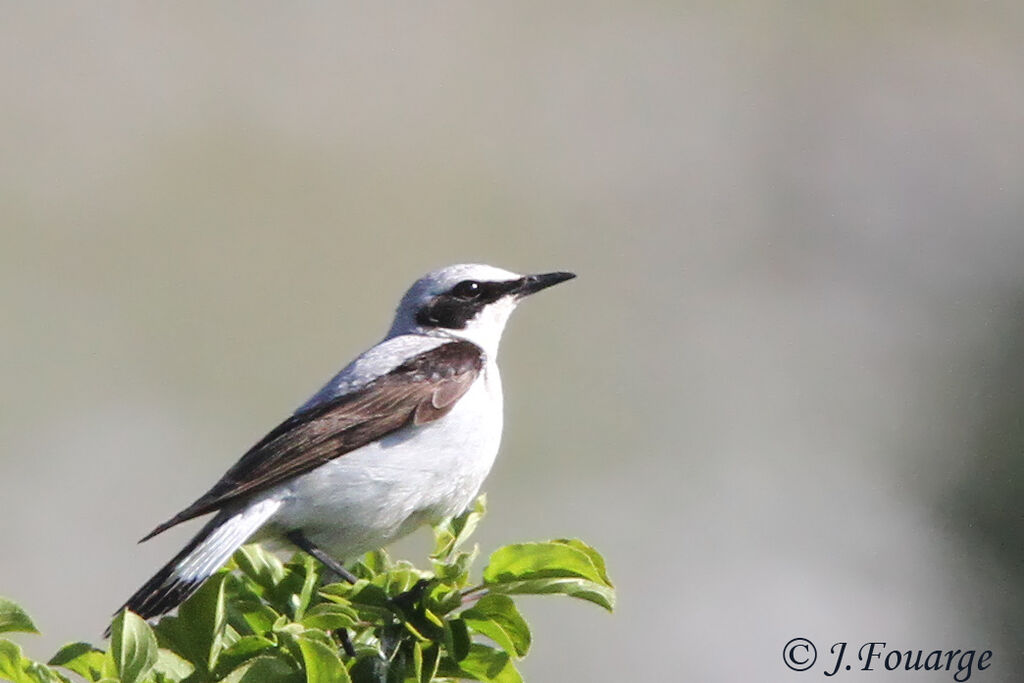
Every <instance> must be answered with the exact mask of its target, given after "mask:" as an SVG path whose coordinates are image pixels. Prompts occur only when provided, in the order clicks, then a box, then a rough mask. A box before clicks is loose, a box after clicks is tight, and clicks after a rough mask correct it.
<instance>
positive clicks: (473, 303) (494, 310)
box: [388, 263, 576, 356]
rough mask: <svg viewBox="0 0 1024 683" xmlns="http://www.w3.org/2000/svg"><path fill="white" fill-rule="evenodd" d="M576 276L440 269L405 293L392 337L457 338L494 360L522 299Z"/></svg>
mask: <svg viewBox="0 0 1024 683" xmlns="http://www.w3.org/2000/svg"><path fill="white" fill-rule="evenodd" d="M574 277H576V276H575V275H574V274H573V273H563V272H556V273H543V274H539V275H519V274H518V273H513V272H510V271H507V270H502V269H501V268H495V267H494V266H486V265H481V264H476V263H463V264H458V265H454V266H448V267H446V268H440V269H438V270H435V271H433V272H431V273H427V274H426V275H424V276H423V277H422V278H420V279H419V280H417V281H416V283H415V284H413V286H412V287H410V288H409V291H408V292H406V293H405V296H403V297H402V301H401V302H400V303H399V304H398V311H397V312H396V313H395V321H394V323H393V324H392V325H391V331H390V332H389V333H388V336H389V337H390V336H395V335H398V334H409V333H414V334H428V335H445V336H454V337H459V338H462V339H465V340H467V341H471V342H473V343H474V344H477V345H478V346H480V347H481V348H483V349H484V351H485V352H486V353H488V354H490V355H491V356H493V355H494V354H495V353H496V352H497V350H498V342H499V341H500V339H501V333H502V331H503V330H504V329H505V323H506V322H507V321H508V317H509V316H510V315H511V314H512V311H513V310H515V307H516V305H517V304H518V303H519V302H520V301H522V300H523V298H524V297H526V296H529V295H530V294H533V293H535V292H539V291H540V290H542V289H546V288H548V287H550V286H552V285H557V284H558V283H559V282H565V281H566V280H571V279H572V278H574Z"/></svg>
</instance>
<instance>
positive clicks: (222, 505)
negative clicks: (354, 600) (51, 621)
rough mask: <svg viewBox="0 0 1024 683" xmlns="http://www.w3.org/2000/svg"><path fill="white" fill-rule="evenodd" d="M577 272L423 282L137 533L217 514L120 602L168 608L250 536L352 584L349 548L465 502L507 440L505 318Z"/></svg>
mask: <svg viewBox="0 0 1024 683" xmlns="http://www.w3.org/2000/svg"><path fill="white" fill-rule="evenodd" d="M574 277H575V274H573V273H569V272H561V271H559V272H549V273H542V274H534V275H520V274H517V273H513V272H511V271H508V270H504V269H501V268H496V267H494V266H488V265H482V264H457V265H452V266H448V267H445V268H440V269H438V270H434V271H432V272H430V273H428V274H426V275H424V276H423V277H422V278H420V279H419V280H417V281H416V282H415V283H414V284H413V285H412V286H411V287H410V288H409V290H408V291H407V292H406V293H405V295H404V296H403V297H402V299H401V301H400V302H399V305H398V308H397V310H396V312H395V317H394V321H393V323H392V325H391V328H390V330H389V331H388V333H387V334H386V335H385V337H384V338H383V340H381V341H380V342H379V343H378V344H376V345H375V346H372V347H371V348H369V349H368V350H366V351H365V352H363V353H362V354H360V355H359V356H358V357H356V358H355V360H353V361H352V362H351V363H349V364H348V365H347V366H345V367H344V368H343V369H342V370H341V371H340V372H338V373H337V374H336V375H335V376H334V377H332V378H331V379H330V380H329V381H328V382H327V383H326V384H325V385H324V386H323V388H321V389H320V390H319V391H317V392H316V393H315V394H314V395H313V396H312V397H311V398H310V399H309V400H308V401H306V402H305V403H303V404H302V405H301V406H300V407H299V408H298V409H297V410H296V411H295V412H294V413H293V414H292V415H291V416H289V417H288V418H287V419H285V420H284V421H283V422H281V423H280V424H279V425H278V426H277V427H275V428H274V429H273V430H271V431H270V432H269V433H268V434H267V435H266V436H264V437H263V438H262V439H260V440H259V441H258V442H257V443H256V444H255V445H254V446H253V447H252V448H250V449H249V450H248V451H246V452H245V453H244V454H243V455H242V457H241V458H240V459H239V460H238V462H236V463H235V464H234V465H233V466H231V467H230V468H229V469H228V470H227V472H226V473H225V474H224V475H223V476H222V477H221V478H220V480H219V481H217V483H215V484H214V485H213V487H212V488H210V490H209V491H207V492H206V493H205V494H203V495H202V496H200V497H199V498H198V499H197V500H196V501H195V502H193V503H192V504H191V505H189V506H188V507H186V508H185V509H183V510H182V511H181V512H179V513H178V514H176V515H174V516H173V517H171V518H170V519H168V520H167V521H166V522H164V523H162V524H160V525H158V526H157V527H156V528H155V529H153V531H151V532H150V533H149V534H147V535H146V536H145V537H144V538H143V539H142V540H141V541H140V543H141V542H143V541H146V540H148V539H150V538H152V537H154V536H156V535H157V534H159V533H162V532H163V531H166V530H167V529H169V528H171V527H173V526H176V525H178V524H181V523H182V522H185V521H188V520H191V519H194V518H196V517H200V516H203V515H207V514H210V513H215V514H214V516H213V517H212V518H211V519H210V520H209V521H207V522H206V524H205V525H203V527H202V528H201V529H200V530H199V532H198V533H197V534H196V535H195V536H194V537H193V538H192V539H191V540H190V541H189V542H188V543H187V544H186V545H185V547H184V548H182V550H181V551H180V552H179V553H178V554H177V555H175V556H174V557H173V558H172V559H171V560H170V561H169V562H168V563H167V564H166V565H165V566H164V567H163V568H162V569H160V570H159V571H158V572H157V573H156V574H155V575H153V577H152V578H150V579H149V580H148V581H147V582H146V583H145V584H143V586H142V587H141V588H139V589H138V590H137V591H136V592H135V593H134V594H133V595H132V596H131V597H130V598H128V600H127V601H126V602H125V603H124V605H123V606H122V608H121V609H119V610H118V613H120V612H121V610H123V609H128V610H131V611H132V612H135V613H136V614H138V615H139V616H141V617H143V618H145V619H150V620H152V619H154V618H156V617H159V616H161V615H163V614H166V613H167V612H170V611H172V610H174V609H175V608H176V607H177V606H178V605H180V604H181V603H182V602H184V601H185V600H186V599H187V598H188V597H189V596H190V595H192V594H193V593H194V592H195V591H196V590H198V589H199V587H200V586H201V585H202V584H203V582H204V581H205V580H206V579H207V578H208V577H210V576H211V575H212V574H214V573H215V572H216V571H217V570H218V569H219V568H220V567H221V566H222V565H224V563H225V562H227V560H228V559H229V558H230V557H231V556H232V555H233V554H234V552H235V551H236V550H237V549H238V548H239V547H241V546H242V545H243V544H245V543H247V542H255V541H267V542H272V543H275V544H278V545H281V544H282V543H283V544H284V545H285V547H294V548H297V549H299V550H301V551H304V552H307V553H309V554H310V555H312V556H313V557H315V558H316V559H317V560H319V561H320V562H322V563H323V564H324V565H325V566H327V567H328V568H329V569H331V570H333V571H334V572H335V573H337V574H339V575H340V576H341V577H342V578H344V579H346V580H348V581H354V577H353V576H352V574H351V573H350V572H348V570H347V569H345V567H344V559H343V558H353V557H359V556H361V555H363V554H364V553H366V552H369V551H373V550H377V549H379V548H382V547H384V546H386V545H388V544H390V543H391V542H393V541H395V540H397V539H399V538H401V537H403V536H406V535H407V534H409V533H411V532H412V531H414V530H415V529H417V528H419V527H421V526H424V525H426V524H437V523H439V522H440V521H442V520H443V519H445V518H447V517H451V516H453V515H456V514H459V513H460V512H462V511H463V510H465V509H466V508H467V507H468V506H469V504H470V503H471V502H472V501H473V500H474V499H475V497H476V496H477V493H478V492H479V489H480V487H481V485H482V484H483V482H484V479H485V477H486V476H487V474H488V473H489V472H490V469H491V466H492V465H493V463H494V460H495V457H496V455H497V453H498V448H499V444H500V441H501V432H502V423H503V417H502V390H501V376H500V374H499V372H498V365H497V361H496V356H497V353H498V345H499V342H500V340H501V336H502V332H503V330H504V328H505V324H506V322H507V321H508V318H509V316H510V315H511V313H512V311H513V310H514V309H515V308H516V306H517V304H519V303H520V302H521V301H522V300H523V299H524V298H525V297H527V296H529V295H531V294H534V293H536V292H539V291H541V290H543V289H547V288H548V287H551V286H553V285H556V284H558V283H561V282H565V281H566V280H570V279H572V278H574ZM108 632H109V630H108Z"/></svg>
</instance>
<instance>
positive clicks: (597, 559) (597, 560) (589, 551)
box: [551, 538, 612, 587]
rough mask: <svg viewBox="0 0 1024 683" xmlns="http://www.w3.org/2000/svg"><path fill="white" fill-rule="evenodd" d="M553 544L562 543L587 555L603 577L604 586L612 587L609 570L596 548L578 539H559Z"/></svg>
mask: <svg viewBox="0 0 1024 683" xmlns="http://www.w3.org/2000/svg"><path fill="white" fill-rule="evenodd" d="M551 542H552V543H561V544H563V545H567V546H569V547H570V548H575V549H576V550H579V551H580V552H582V553H585V554H586V556H587V557H588V558H589V559H590V562H591V563H592V564H593V565H594V568H595V569H597V572H598V574H599V575H600V576H601V579H602V580H603V582H604V584H605V585H606V586H609V587H611V585H612V582H611V580H610V579H609V578H608V570H607V569H606V568H605V566H604V558H603V557H601V553H599V552H597V551H596V550H594V548H592V547H591V546H589V545H587V544H586V543H584V542H583V541H581V540H580V539H578V538H559V539H556V540H554V541H551Z"/></svg>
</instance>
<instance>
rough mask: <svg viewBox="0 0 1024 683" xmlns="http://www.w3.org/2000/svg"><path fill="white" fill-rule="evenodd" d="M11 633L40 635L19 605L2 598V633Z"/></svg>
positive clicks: (0, 618) (0, 619) (0, 627)
mask: <svg viewBox="0 0 1024 683" xmlns="http://www.w3.org/2000/svg"><path fill="white" fill-rule="evenodd" d="M9 631H20V632H21V633H39V631H38V630H37V629H36V625H35V624H33V623H32V620H31V619H29V616H28V614H26V613H25V610H23V609H21V607H19V606H18V604H17V603H15V602H13V601H11V600H8V599H7V598H3V597H0V633H7V632H9Z"/></svg>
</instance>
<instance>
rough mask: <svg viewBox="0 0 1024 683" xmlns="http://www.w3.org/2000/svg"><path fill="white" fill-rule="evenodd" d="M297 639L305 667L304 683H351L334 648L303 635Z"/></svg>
mask: <svg viewBox="0 0 1024 683" xmlns="http://www.w3.org/2000/svg"><path fill="white" fill-rule="evenodd" d="M298 641H299V648H300V649H301V650H302V663H303V665H304V666H305V669H306V683H351V679H350V678H349V675H348V670H347V669H346V668H345V665H344V664H343V663H342V661H341V657H339V656H338V650H337V649H336V648H334V647H332V646H330V645H326V644H324V643H323V642H321V641H319V640H314V639H313V638H308V637H305V636H299V637H298Z"/></svg>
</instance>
